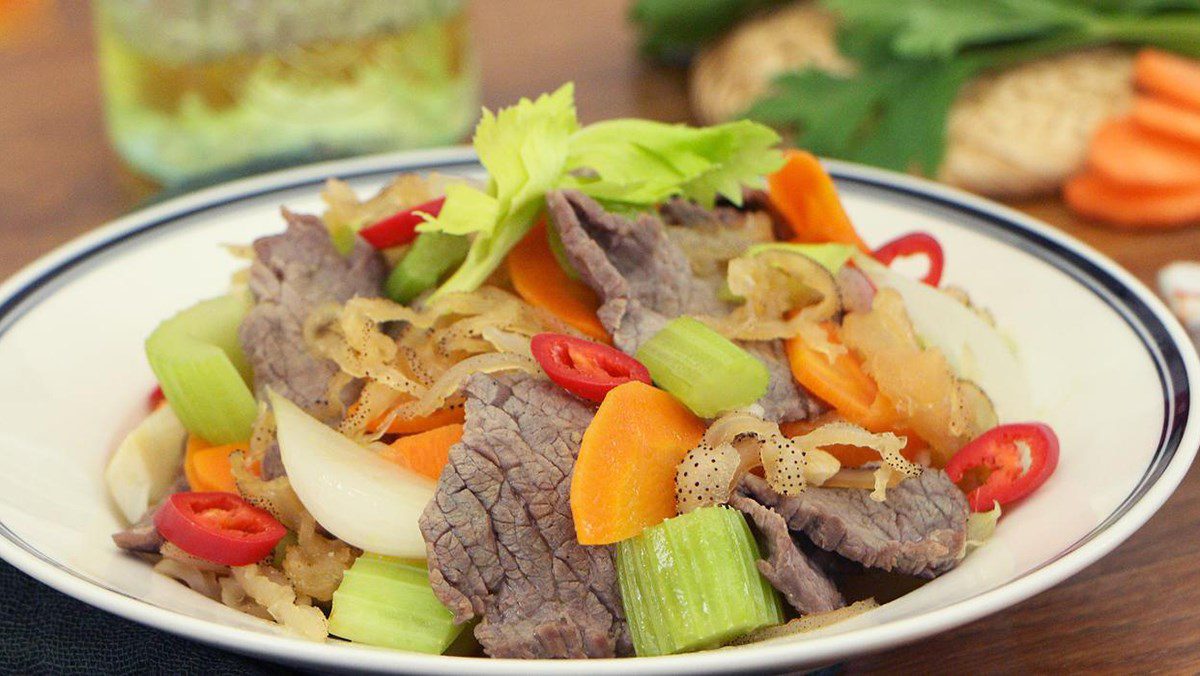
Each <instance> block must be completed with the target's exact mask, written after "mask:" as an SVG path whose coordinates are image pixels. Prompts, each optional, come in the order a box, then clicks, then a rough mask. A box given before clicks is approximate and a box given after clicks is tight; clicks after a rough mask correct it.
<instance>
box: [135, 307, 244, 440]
mask: <svg viewBox="0 0 1200 676" xmlns="http://www.w3.org/2000/svg"><path fill="white" fill-rule="evenodd" d="M247 309H248V304H247V301H246V300H245V299H244V298H240V297H237V296H222V297H220V298H213V299H212V300H206V301H203V302H200V303H197V304H196V305H193V306H192V307H190V308H188V309H186V310H184V311H183V312H180V313H179V314H177V315H175V316H174V317H172V318H170V319H168V320H166V321H164V322H163V323H161V324H159V325H158V328H156V329H155V330H154V332H153V333H151V334H150V337H149V338H147V339H146V359H147V360H148V361H149V362H150V368H151V369H152V370H153V371H154V375H155V376H156V377H157V378H158V382H159V384H160V385H161V386H162V389H163V393H164V394H165V395H166V397H167V401H169V402H170V403H171V408H172V409H174V411H175V414H176V415H178V416H179V419H180V420H181V421H182V422H183V425H184V427H186V428H187V429H188V431H189V432H191V433H192V434H198V435H200V436H201V437H203V438H205V439H208V440H209V441H211V442H213V443H215V444H228V443H233V442H235V441H241V440H243V439H247V438H249V436H250V427H251V426H252V425H253V424H254V419H255V418H256V417H257V416H258V404H257V403H256V402H255V401H254V395H253V394H251V393H250V388H249V387H248V386H247V385H246V382H247V381H248V380H249V379H250V366H249V365H248V364H247V363H246V358H245V356H244V355H243V354H242V347H241V344H240V343H239V342H238V333H237V332H238V326H240V325H241V323H242V318H243V317H245V316H246V311H247Z"/></svg>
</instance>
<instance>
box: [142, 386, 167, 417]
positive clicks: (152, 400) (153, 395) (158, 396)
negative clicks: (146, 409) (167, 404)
mask: <svg viewBox="0 0 1200 676" xmlns="http://www.w3.org/2000/svg"><path fill="white" fill-rule="evenodd" d="M166 400H167V395H165V394H163V391H162V386H161V385H155V386H154V389H153V390H151V391H150V396H149V397H147V398H146V403H147V404H149V406H150V410H151V411H154V410H156V409H157V408H158V407H159V406H162V403H163V402H164V401H166Z"/></svg>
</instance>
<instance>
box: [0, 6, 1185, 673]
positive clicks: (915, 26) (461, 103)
mask: <svg viewBox="0 0 1200 676" xmlns="http://www.w3.org/2000/svg"><path fill="white" fill-rule="evenodd" d="M1196 59H1200V0H1019V1H1018V0H995V1H989V2H977V1H976V0H475V1H467V0H353V1H347V0H93V1H92V2H87V1H84V0H75V1H72V0H61V1H55V0H0V236H2V237H3V242H4V246H3V247H0V278H6V277H8V276H9V275H11V274H12V273H14V272H15V271H16V270H17V269H18V268H19V267H20V266H22V265H24V264H26V263H28V262H30V261H32V260H33V259H34V258H36V257H37V256H39V255H41V254H43V253H45V252H47V251H49V250H50V249H52V248H53V247H55V246H57V245H59V244H61V243H62V242H65V241H66V240H68V239H70V238H72V237H74V236H76V235H79V234H81V233H83V232H85V231H87V230H89V229H91V228H94V227H96V226H99V225H101V224H103V223H105V222H107V221H109V220H111V219H113V218H116V217H118V216H120V215H121V214H124V213H127V212H129V211H131V210H133V209H136V208H138V207H139V206H143V205H145V204H147V203H150V202H153V201H156V200H159V199H163V198H164V197H166V196H170V195H175V194H179V193H182V192H186V191H188V190H190V189H194V188H196V187H199V186H203V185H207V184H211V183H214V182H219V181H221V180H226V179H228V178H232V177H236V176H240V175H246V174H251V173H256V172H260V171H265V170H270V169H275V168H279V167H283V166H289V165H294V164H300V163H305V162H311V161H316V160H322V159H331V158H337V157H347V156H354V155H360V154H366V153H375V152H384V151H390V150H400V149H408V148H418V147H429V146H436V145H445V144H452V143H460V142H465V141H467V140H468V139H469V137H470V133H471V130H472V128H473V126H474V123H475V121H476V120H477V119H478V115H479V110H480V106H486V107H488V108H492V109H495V108H497V107H500V106H504V105H508V104H511V103H513V102H515V101H516V100H517V99H518V98H520V97H522V96H528V97H532V96H535V95H537V94H540V93H542V92H547V91H550V90H553V89H554V88H556V87H558V86H559V85H560V84H562V83H563V82H566V81H568V80H573V81H574V82H575V83H576V100H577V103H578V109H579V117H580V119H581V121H582V122H585V123H587V122H593V121H596V120H600V119H605V118H612V117H630V116H631V117H646V118H652V119H658V120H665V121H672V122H685V123H692V124H702V123H713V122H718V121H724V120H727V119H733V118H736V117H741V116H750V117H753V118H755V119H758V120H760V121H764V122H767V123H769V124H772V125H774V126H775V127H776V128H778V129H779V130H780V131H781V132H782V133H783V134H784V136H785V139H787V142H789V143H792V144H796V145H799V146H802V147H806V148H809V149H811V150H813V151H814V152H817V153H819V154H822V155H825V156H831V157H838V158H844V159H850V160H854V161H861V162H865V163H869V164H874V165H877V166H882V167H886V168H890V169H893V170H898V171H905V172H909V173H915V174H920V175H924V176H927V177H930V178H933V179H936V180H940V181H943V182H946V183H949V184H951V185H955V186H958V187H961V188H964V189H967V190H971V191H974V192H976V193H979V194H982V195H985V196H989V197H992V198H995V199H999V200H1002V201H1004V202H1006V203H1008V204H1010V205H1012V206H1014V207H1016V208H1018V209H1021V210H1023V211H1025V212H1027V213H1030V214H1032V215H1034V216H1036V217H1038V218H1040V219H1042V220H1044V221H1047V222H1049V223H1051V224H1052V225H1054V226H1055V227H1058V228H1060V229H1062V230H1064V231H1066V232H1068V233H1070V234H1072V235H1074V236H1077V237H1079V238H1081V239H1083V240H1085V241H1086V242H1087V243H1089V244H1091V245H1092V246H1095V247H1096V248H1098V249H1100V250H1101V251H1103V252H1104V253H1105V254H1107V255H1109V256H1111V257H1113V258H1115V259H1116V260H1117V261H1118V262H1119V263H1121V264H1122V265H1124V266H1125V267H1127V268H1129V269H1130V270H1131V271H1132V272H1133V273H1134V274H1136V275H1137V276H1138V277H1140V278H1141V279H1142V280H1143V281H1145V282H1146V283H1148V284H1152V285H1156V286H1157V284H1158V282H1159V281H1160V277H1159V275H1160V271H1161V270H1163V268H1164V266H1166V265H1167V264H1168V263H1171V262H1172V261H1175V260H1179V259H1183V260H1186V259H1189V258H1194V257H1197V254H1198V253H1200V229H1196V228H1195V226H1197V225H1200V61H1197V60H1196ZM1197 279H1200V273H1197V272H1195V271H1194V269H1193V272H1192V274H1190V275H1189V274H1182V275H1177V276H1173V275H1170V274H1168V275H1163V276H1162V277H1161V281H1163V282H1164V283H1165V286H1164V287H1162V288H1161V290H1162V291H1163V292H1164V295H1165V296H1166V297H1167V299H1168V300H1169V301H1171V302H1172V304H1173V306H1174V307H1175V308H1176V309H1177V311H1179V312H1180V313H1181V314H1182V316H1183V318H1184V319H1185V321H1189V322H1190V323H1192V324H1193V325H1194V326H1196V327H1200V318H1198V317H1196V316H1194V315H1196V314H1198V313H1200V288H1197V285H1196V280H1197ZM1192 493H1194V491H1193V492H1192ZM1181 499H1187V500H1192V499H1194V498H1193V497H1187V498H1180V497H1179V496H1178V495H1177V496H1176V498H1175V500H1176V502H1178V500H1181ZM1169 510H1170V508H1169V507H1168V511H1169ZM1193 512H1194V510H1193ZM1167 523H1168V522H1165V521H1164V520H1162V519H1159V520H1157V521H1155V522H1152V524H1151V525H1150V527H1148V528H1147V529H1145V530H1143V531H1141V532H1140V533H1139V534H1138V535H1137V536H1136V537H1135V538H1134V539H1133V541H1132V542H1131V544H1129V545H1127V546H1126V547H1125V548H1124V549H1123V550H1122V551H1124V552H1125V554H1124V555H1123V556H1114V557H1109V558H1107V559H1105V561H1104V562H1102V563H1100V564H1097V565H1096V566H1094V567H1093V568H1092V569H1090V571H1089V572H1088V573H1085V574H1083V575H1081V576H1079V577H1077V578H1075V580H1074V581H1072V582H1071V583H1068V584H1066V585H1063V586H1060V587H1058V588H1056V589H1055V590H1053V591H1051V592H1048V593H1046V594H1043V595H1041V596H1038V597H1037V598H1036V599H1034V600H1031V601H1029V602H1027V603H1026V604H1023V605H1022V606H1020V608H1019V609H1017V610H1015V611H1011V612H1008V613H1005V614H1002V615H1001V616H997V617H995V618H990V619H988V620H985V621H982V622H979V623H975V624H973V625H970V626H968V627H966V628H963V629H960V630H957V631H955V632H950V633H947V634H943V635H941V636H939V637H937V638H935V639H932V640H931V641H930V642H928V643H926V644H924V645H919V646H911V647H908V648H903V649H901V650H898V651H893V652H891V653H888V654H886V655H883V656H877V657H869V658H864V659H863V660H860V661H858V662H857V663H856V666H857V667H861V668H864V669H868V670H869V669H871V668H882V669H896V668H900V669H903V668H910V669H919V670H928V669H934V670H945V669H951V667H950V666H949V665H951V664H954V665H958V666H959V667H960V668H964V669H965V668H972V667H974V666H978V665H979V664H993V665H994V664H999V663H1001V662H1003V661H1005V660H1008V659H1010V658H1011V654H1010V653H1009V652H1008V651H1012V650H1020V651H1022V659H1023V660H1024V661H1025V663H1026V664H1039V665H1041V666H1042V668H1045V667H1046V666H1047V665H1055V666H1056V667H1057V668H1061V667H1063V665H1065V664H1070V665H1073V666H1075V667H1076V668H1081V669H1082V668H1090V667H1095V666H1097V665H1105V664H1107V665H1108V666H1111V665H1112V664H1113V662H1111V661H1106V660H1111V659H1115V658H1116V657H1124V656H1128V652H1129V650H1126V649H1125V648H1123V647H1122V646H1125V647H1126V648H1128V647H1130V646H1133V645H1135V644H1136V643H1137V642H1138V631H1137V628H1136V627H1133V626H1132V624H1131V625H1130V627H1129V628H1128V631H1124V630H1122V629H1120V627H1118V626H1116V625H1115V624H1114V622H1113V620H1112V617H1115V616H1118V615H1122V614H1124V613H1125V612H1126V610H1125V607H1126V602H1124V601H1122V600H1121V599H1120V598H1113V599H1109V600H1105V599H1098V598H1095V596H1094V595H1093V594H1092V593H1091V591H1090V589H1091V588H1090V587H1089V580H1094V579H1095V578H1096V577H1098V576H1102V575H1107V576H1120V575H1129V576H1131V579H1130V584H1133V583H1134V580H1133V578H1135V577H1137V576H1138V575H1139V573H1138V569H1137V568H1136V567H1133V566H1130V565H1127V564H1128V562H1130V561H1137V560H1139V559H1138V557H1139V556H1140V557H1142V559H1144V560H1145V561H1151V562H1153V561H1161V562H1167V561H1169V560H1172V559H1173V557H1174V558H1178V559H1180V560H1182V559H1183V558H1185V557H1194V552H1193V551H1190V549H1189V546H1188V544H1187V541H1186V538H1183V539H1181V538H1177V537H1173V536H1172V534H1171V533H1170V532H1168V531H1167V530H1166V529H1167V528H1168V525H1167ZM1193 525H1194V524H1193ZM1172 548H1174V549H1172ZM1141 581H1142V580H1140V579H1139V580H1138V582H1139V583H1140V582H1141ZM1117 584H1118V586H1119V584H1121V583H1117ZM1082 600H1086V601H1087V603H1086V608H1087V609H1088V610H1087V612H1088V613H1090V614H1088V615H1086V616H1081V617H1076V618H1073V621H1076V622H1077V625H1078V626H1079V627H1080V631H1081V632H1083V633H1084V634H1086V633H1087V632H1088V631H1093V630H1096V626H1097V625H1099V626H1103V627H1104V628H1105V630H1106V631H1107V632H1109V633H1108V634H1106V640H1105V641H1099V640H1097V641H1093V642H1087V641H1084V642H1081V643H1078V644H1070V645H1066V646H1064V645H1058V646H1050V645H1046V644H1045V642H1044V641H1041V642H1040V643H1039V641H1040V638H1039V637H1040V634H1041V631H1040V630H1039V627H1045V626H1049V625H1052V624H1056V623H1058V622H1059V620H1060V619H1061V618H1062V614H1063V613H1064V612H1067V610H1065V609H1072V610H1071V612H1074V610H1073V609H1077V608H1079V607H1081V606H1083V605H1084V604H1082V603H1075V601H1082ZM1181 607H1182V606H1181ZM80 612H92V613H95V612H98V611H84V610H80ZM1170 612H1171V611H1170V610H1169V609H1163V610H1162V613H1160V615H1162V614H1169V613H1170ZM1179 612H1180V613H1184V614H1180V615H1178V616H1172V617H1174V620H1176V622H1175V624H1173V625H1172V626H1175V627H1181V626H1184V624H1186V623H1187V622H1192V623H1194V618H1191V616H1190V615H1187V614H1186V613H1187V611H1186V610H1180V611H1179ZM1160 619H1163V617H1160ZM1170 619H1171V618H1170V617H1167V618H1166V619H1165V620H1164V621H1166V620H1170ZM1089 623H1092V624H1089ZM1127 624H1129V623H1127ZM1134 624H1136V623H1134ZM123 626H127V628H128V630H129V631H134V629H133V628H132V625H123ZM1089 627H1091V629H1089ZM139 631H140V630H139ZM1097 631H1098V630H1097ZM1171 640H1174V639H1171ZM1179 640H1180V641H1190V640H1193V639H1190V638H1188V636H1184V635H1182V634H1181V635H1180V637H1179ZM1084 643H1087V644H1088V645H1090V646H1091V647H1089V648H1088V649H1087V650H1081V649H1080V646H1082V645H1084ZM1168 643H1169V641H1168ZM1179 645H1181V646H1182V645H1183V644H1182V643H1181V644H1179ZM1072 646H1073V647H1072ZM1161 647H1162V650H1167V648H1166V644H1163V645H1162V646H1161ZM1193 647H1194V646H1193ZM1064 650H1066V651H1067V652H1063V651H1064ZM1071 650H1077V651H1076V652H1070V651H1071ZM1168 652H1169V651H1168ZM1163 655H1165V653H1164V652H1162V651H1160V653H1159V655H1158V657H1162V656H1163ZM1151 657H1154V656H1153V655H1151V656H1148V659H1149V658H1151ZM931 658H932V659H931ZM956 660H957V661H956ZM977 660H993V661H984V662H979V661H977ZM1125 665H1126V666H1127V667H1128V668H1129V669H1131V670H1137V668H1138V666H1137V663H1132V662H1129V663H1125ZM1151 665H1154V666H1161V665H1162V663H1161V662H1149V663H1147V664H1144V665H1142V666H1151ZM1192 666H1193V667H1194V665H1192Z"/></svg>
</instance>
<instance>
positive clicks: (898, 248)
mask: <svg viewBox="0 0 1200 676" xmlns="http://www.w3.org/2000/svg"><path fill="white" fill-rule="evenodd" d="M872 255H873V256H874V257H875V260H877V261H879V262H880V263H883V264H884V265H891V264H892V261H894V260H896V259H897V258H903V257H905V256H924V257H925V259H926V260H927V261H929V270H928V271H927V272H926V273H925V276H924V277H922V278H921V281H922V282H925V283H926V284H928V285H929V286H934V287H936V286H937V285H938V284H940V283H941V281H942V268H943V267H945V265H946V255H945V253H943V252H942V245H941V243H940V242H938V241H937V239H935V238H934V237H933V235H930V234H928V233H924V232H912V233H909V234H907V235H902V236H900V237H897V238H896V239H893V240H892V241H890V242H888V243H887V244H884V245H883V246H881V247H879V248H878V249H876V250H875V253H874V254H872Z"/></svg>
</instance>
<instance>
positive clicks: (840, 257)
mask: <svg viewBox="0 0 1200 676" xmlns="http://www.w3.org/2000/svg"><path fill="white" fill-rule="evenodd" d="M766 251H784V252H787V253H794V254H800V255H801V256H808V257H809V258H811V259H812V260H814V261H816V262H818V263H820V264H821V266H822V267H824V268H825V269H826V270H828V271H829V272H831V273H834V274H836V273H837V271H838V270H841V269H842V266H843V265H845V264H846V261H848V260H850V256H852V255H854V247H852V246H850V245H849V244H838V243H836V242H823V243H820V244H801V243H798V242H771V243H768V244H755V245H754V246H751V247H750V248H748V249H746V253H745V255H746V256H757V255H759V254H760V253H763V252H766Z"/></svg>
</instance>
